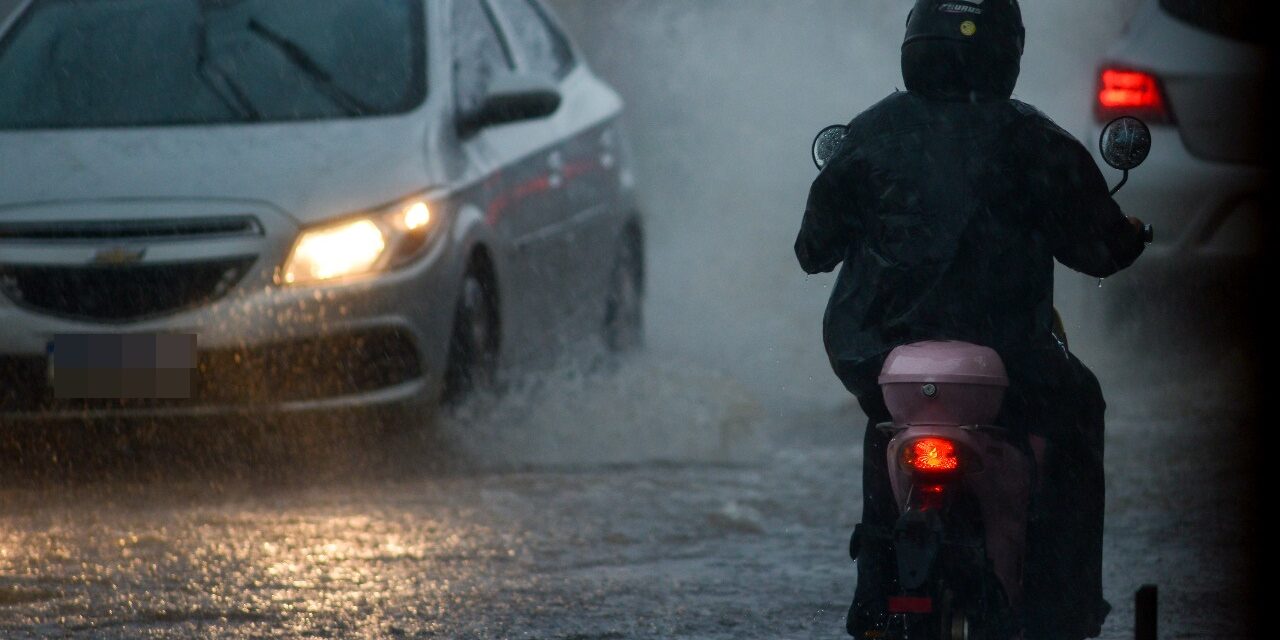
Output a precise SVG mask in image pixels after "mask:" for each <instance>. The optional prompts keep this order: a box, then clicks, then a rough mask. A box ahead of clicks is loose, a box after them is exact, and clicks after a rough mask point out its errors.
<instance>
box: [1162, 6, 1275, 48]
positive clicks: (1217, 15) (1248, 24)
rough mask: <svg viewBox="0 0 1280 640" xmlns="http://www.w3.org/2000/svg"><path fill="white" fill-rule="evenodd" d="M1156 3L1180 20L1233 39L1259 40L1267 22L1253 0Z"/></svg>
mask: <svg viewBox="0 0 1280 640" xmlns="http://www.w3.org/2000/svg"><path fill="white" fill-rule="evenodd" d="M1160 6H1161V7H1164V10H1165V11H1168V12H1169V14H1170V15H1172V16H1173V17H1175V18H1178V19H1179V20H1182V21H1183V22H1187V23H1190V24H1191V25H1193V26H1196V27H1199V28H1201V29H1204V30H1205V31H1211V32H1213V33H1216V34H1218V35H1222V36H1227V37H1228V38H1235V39H1237V40H1252V41H1257V40H1261V39H1262V37H1263V36H1262V30H1263V29H1264V28H1265V27H1264V25H1266V24H1267V21H1266V20H1259V19H1258V15H1257V10H1256V8H1255V3H1254V2H1253V0H1160Z"/></svg>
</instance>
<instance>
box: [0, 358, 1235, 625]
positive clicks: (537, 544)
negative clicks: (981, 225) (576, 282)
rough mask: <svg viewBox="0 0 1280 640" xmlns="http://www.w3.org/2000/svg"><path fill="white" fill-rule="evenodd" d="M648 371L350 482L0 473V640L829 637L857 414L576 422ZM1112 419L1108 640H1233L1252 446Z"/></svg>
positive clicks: (504, 415)
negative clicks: (1136, 618)
mask: <svg viewBox="0 0 1280 640" xmlns="http://www.w3.org/2000/svg"><path fill="white" fill-rule="evenodd" d="M663 373H665V374H667V377H674V376H678V375H681V374H679V373H678V372H677V371H674V370H671V371H655V370H653V369H646V370H644V371H643V374H644V375H639V374H635V373H626V372H622V373H613V374H608V375H606V376H604V377H603V379H596V380H590V379H589V380H571V381H568V382H564V381H562V382H561V383H560V384H561V385H568V386H570V387H573V388H577V389H579V390H580V396H579V398H578V400H577V402H579V403H580V404H577V405H574V404H572V402H571V403H569V404H568V405H566V404H565V403H564V402H561V403H556V407H557V408H554V409H553V408H545V409H540V408H538V407H537V406H532V407H531V406H530V405H528V404H527V403H525V402H524V401H521V402H519V403H516V404H518V405H519V406H523V407H525V410H524V411H522V412H519V413H520V414H521V415H523V422H522V421H520V420H517V419H515V417H514V416H515V414H516V412H514V411H511V412H508V411H506V410H504V409H503V408H502V406H498V407H489V408H487V409H484V410H481V411H479V412H478V413H477V414H476V415H473V416H470V417H469V418H468V419H467V421H466V422H465V426H463V425H461V424H446V425H445V426H444V430H445V433H446V437H445V440H446V441H447V443H446V446H448V447H449V448H450V449H451V450H452V453H450V454H449V456H450V458H449V460H448V461H447V462H446V463H445V464H439V463H440V460H439V456H438V455H435V454H432V453H429V452H426V451H422V450H418V451H415V452H413V453H409V451H410V450H411V449H413V447H406V446H403V445H398V446H396V447H395V449H396V452H395V453H393V454H391V456H392V457H391V458H389V459H388V461H387V463H386V464H387V465H388V466H386V467H379V468H376V469H369V468H353V470H352V471H351V472H350V475H349V477H342V476H343V474H344V472H341V471H340V472H337V473H334V472H332V471H333V468H330V469H329V470H330V471H331V472H329V473H325V472H322V467H324V465H314V464H300V465H299V469H303V470H301V471H298V472H296V473H273V472H271V471H270V470H263V469H261V468H259V469H258V470H257V471H252V472H248V473H240V472H230V471H218V470H216V467H217V466H218V465H214V470H212V471H211V470H210V468H197V469H196V470H195V471H185V470H184V468H185V465H184V463H183V462H182V461H179V460H171V461H170V462H171V463H172V468H168V467H169V464H168V463H166V456H167V455H168V454H167V453H156V452H154V451H153V452H148V451H145V450H142V449H140V448H134V449H132V450H130V451H128V452H126V453H117V454H116V455H122V456H130V457H131V460H132V461H133V462H132V463H133V464H135V465H136V464H141V466H142V467H144V468H146V467H150V470H149V472H148V473H149V475H148V474H142V475H141V476H139V475H138V474H132V478H131V479H127V480H120V479H118V478H115V477H114V474H112V473H107V472H106V471H103V472H102V473H101V474H100V475H101V477H99V478H97V479H95V478H94V477H93V475H94V473H92V472H87V473H86V474H82V475H83V477H78V478H77V479H75V480H73V481H69V482H51V483H35V484H31V483H26V484H27V485H28V486H22V485H23V484H24V483H23V482H21V481H18V482H15V481H14V480H13V478H12V474H10V473H6V474H5V475H6V478H7V484H8V485H9V487H10V488H7V489H5V490H4V491H3V492H2V493H0V508H2V509H3V512H2V515H0V636H3V637H6V638H8V637H19V638H21V637H64V636H71V637H231V638H242V637H321V638H338V637H357V638H362V637H363V638H381V637H418V638H431V637H440V638H565V639H567V638H577V639H587V638H810V637H813V638H818V637H823V638H836V637H842V633H843V619H844V614H845V609H846V607H847V605H848V598H849V597H850V595H851V593H852V588H853V566H852V564H851V563H850V562H849V560H848V557H847V555H846V553H847V552H846V541H847V536H848V534H849V531H850V530H851V529H852V527H853V525H854V524H855V523H856V522H857V520H858V510H859V500H858V496H859V491H860V489H859V486H858V481H857V478H858V477H859V467H860V463H861V461H860V456H861V452H860V447H859V446H858V443H859V436H860V434H859V432H860V420H861V416H860V415H859V414H858V412H857V411H856V409H853V408H852V407H843V408H837V409H835V410H832V411H820V412H815V413H808V414H805V413H799V412H796V413H790V414H783V413H779V412H777V411H773V410H761V409H760V408H759V407H752V406H751V403H750V402H749V398H748V397H747V396H746V395H745V394H744V395H736V394H735V391H734V387H733V386H732V385H730V384H729V383H728V382H726V381H723V380H720V379H718V378H715V377H714V376H710V375H705V376H701V377H699V376H695V375H694V374H692V373H688V372H687V371H686V372H685V373H684V374H682V375H684V376H685V378H684V379H678V378H677V379H674V380H672V381H671V382H670V383H669V384H670V385H671V386H670V389H669V390H668V393H669V395H670V398H669V400H670V401H669V402H668V403H666V404H667V405H669V406H672V407H674V408H675V411H674V412H665V413H664V411H663V410H662V409H660V408H657V405H655V408H654V410H653V411H652V414H653V416H654V418H655V419H654V420H653V422H651V423H650V424H649V425H648V428H649V429H650V431H649V432H648V433H647V434H643V435H637V434H640V433H642V430H644V429H645V428H646V425H645V424H644V423H643V421H641V420H639V419H638V417H626V416H623V415H620V414H617V413H616V412H615V417H616V419H617V420H618V423H616V424H614V425H612V426H610V425H606V424H603V423H600V422H596V421H597V420H601V419H603V418H604V416H605V415H606V413H607V410H606V409H605V407H608V406H610V405H612V406H615V407H617V406H618V404H619V403H618V402H612V401H610V399H609V398H608V397H607V395H608V393H609V392H610V391H609V390H610V389H615V390H616V389H622V388H627V389H631V388H634V387H635V385H636V384H638V379H640V378H643V379H648V380H658V379H661V378H663V377H664V376H663V375H658V374H663ZM631 376H637V377H631ZM653 384H660V385H662V384H668V383H657V382H655V383H653ZM677 390H683V391H677ZM540 391H545V389H540ZM649 391H655V389H650V390H649ZM556 393H557V394H558V395H560V396H561V397H562V398H563V397H565V393H566V391H565V389H564V388H559V389H557V390H556ZM1161 393H1164V394H1166V395H1178V394H1179V391H1178V390H1177V389H1166V390H1164V391H1162V392H1161ZM569 397H570V398H572V394H569ZM588 399H591V400H588ZM709 399H714V400H715V401H714V402H713V401H710V400H709ZM613 400H615V401H616V400H617V398H614V399H613ZM508 404H509V402H508ZM1116 404H1117V403H1115V402H1113V411H1112V422H1111V425H1110V443H1109V447H1110V448H1109V452H1108V465H1109V478H1108V481H1109V502H1108V505H1109V516H1108V517H1109V519H1108V523H1107V524H1108V526H1107V532H1108V539H1107V584H1106V586H1107V593H1108V597H1109V598H1110V599H1111V600H1112V602H1113V603H1114V604H1115V605H1116V611H1115V613H1114V614H1113V615H1112V617H1111V619H1110V621H1109V624H1108V627H1107V632H1106V634H1105V636H1104V637H1107V638H1127V637H1131V633H1132V631H1131V624H1132V623H1131V620H1132V609H1131V607H1130V606H1129V599H1130V597H1131V594H1132V592H1133V591H1134V590H1135V589H1136V588H1137V587H1138V586H1139V585H1141V584H1143V583H1147V582H1155V583H1159V584H1160V585H1161V588H1162V598H1163V603H1162V604H1163V609H1162V611H1163V614H1162V615H1163V620H1162V630H1163V631H1164V632H1165V633H1167V634H1168V635H1166V636H1164V637H1179V638H1231V637H1245V630H1244V627H1243V621H1241V620H1238V619H1233V618H1232V617H1229V616H1224V615H1223V612H1224V611H1230V610H1231V609H1232V603H1233V602H1239V601H1240V600H1241V599H1242V598H1244V597H1245V595H1246V594H1245V592H1244V585H1243V584H1242V580H1241V578H1240V575H1241V574H1242V572H1243V570H1244V567H1243V566H1241V565H1242V562H1241V560H1240V559H1239V558H1238V555H1237V554H1238V552H1239V551H1240V549H1241V548H1242V545H1245V544H1247V539H1248V536H1249V535H1250V533H1249V531H1248V530H1247V528H1246V527H1245V526H1244V523H1243V522H1242V520H1241V512H1240V510H1241V509H1242V508H1243V505H1241V504H1239V503H1238V502H1233V501H1231V500H1230V497H1231V495H1233V492H1235V491H1239V490H1243V489H1244V488H1245V487H1244V484H1245V483H1246V479H1245V478H1244V477H1243V476H1241V475H1239V474H1236V473H1234V471H1233V470H1235V469H1237V465H1238V464H1239V463H1240V460H1239V458H1238V456H1236V455H1235V453H1234V451H1233V450H1232V445H1231V444H1230V443H1231V441H1232V439H1231V438H1229V437H1225V436H1227V435H1228V434H1231V433H1233V432H1237V431H1241V430H1247V429H1249V428H1252V427H1251V426H1250V425H1247V424H1241V423H1239V422H1238V421H1236V420H1235V419H1234V416H1231V415H1230V414H1219V413H1218V412H1217V411H1216V410H1214V409H1212V408H1209V407H1200V408H1198V409H1197V408H1196V407H1185V406H1184V407H1182V408H1180V409H1178V410H1176V411H1175V410H1172V409H1166V410H1153V409H1150V408H1141V407H1139V404H1140V403H1138V402H1132V401H1126V402H1124V403H1122V404H1123V405H1124V406H1122V407H1116V406H1115V405H1116ZM695 407H698V409H697V410H695ZM617 411H621V410H617ZM571 414H572V415H574V416H576V417H577V420H578V422H577V423H576V424H571V423H570V420H571V418H570V415H571ZM677 414H683V415H685V416H687V418H688V419H687V421H686V422H685V423H684V424H683V425H680V424H678V423H677V421H676V420H675V416H676V415H677ZM664 416H665V417H664ZM551 419H563V420H565V422H564V423H563V424H560V425H558V426H557V425H552V424H551V423H549V422H542V421H544V420H551ZM664 420H667V422H664ZM485 421H490V424H488V425H487V426H486V425H484V424H482V423H484V422H485ZM484 429H491V430H489V431H486V430H484ZM628 433H631V434H632V435H628ZM676 438H682V439H683V441H682V446H675V447H664V446H662V445H661V443H663V442H666V443H672V442H676V440H675V439H676ZM535 443H541V445H540V446H541V448H539V446H537V445H535ZM432 446H435V445H434V444H433V445H432ZM331 455H332V456H333V457H332V461H333V462H334V463H335V464H336V463H338V462H340V461H341V460H347V458H345V457H344V456H342V455H338V454H333V453H331ZM418 462H422V463H423V464H421V465H418V464H417V463H418ZM361 464H363V463H361ZM253 466H254V465H245V468H249V467H253ZM415 466H417V467H418V468H417V469H415V468H414V467H415ZM356 467H359V465H356ZM338 468H340V466H339V467H338ZM126 475H127V476H128V475H130V474H126ZM193 475H195V476H200V479H198V480H197V479H193V478H192V476H193ZM143 476H145V477H143ZM184 478H185V479H184ZM15 484H16V485H17V486H15Z"/></svg>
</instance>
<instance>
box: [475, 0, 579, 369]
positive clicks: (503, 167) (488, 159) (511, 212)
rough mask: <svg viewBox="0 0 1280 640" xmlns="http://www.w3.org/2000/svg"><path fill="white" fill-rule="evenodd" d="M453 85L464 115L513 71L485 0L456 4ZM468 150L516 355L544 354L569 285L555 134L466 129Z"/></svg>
mask: <svg viewBox="0 0 1280 640" xmlns="http://www.w3.org/2000/svg"><path fill="white" fill-rule="evenodd" d="M451 26H452V39H453V47H452V49H453V75H454V78H453V83H454V94H455V104H456V107H455V108H456V110H457V113H458V115H459V117H460V118H461V117H463V116H465V114H467V113H470V112H472V111H474V110H475V109H476V108H478V107H479V106H480V104H481V102H482V101H483V99H484V96H485V92H486V90H487V89H488V87H489V84H490V82H491V81H492V80H493V79H494V78H495V77H498V76H499V75H500V74H504V73H514V72H515V69H514V61H513V56H512V54H511V50H510V46H509V44H508V42H507V40H506V39H505V37H504V36H503V35H502V32H501V30H500V28H499V26H498V23H497V22H496V20H495V16H494V13H493V10H492V8H491V7H490V6H489V4H488V3H487V2H485V0H453V3H452V5H451ZM461 135H462V139H461V145H462V148H463V152H464V154H465V155H466V156H467V157H468V158H469V162H471V163H473V164H475V165H478V166H479V167H480V171H479V173H481V174H483V175H484V179H483V184H482V186H481V188H480V191H481V192H483V194H482V195H483V198H482V202H483V203H484V207H485V216H486V219H487V221H488V222H489V224H491V225H492V226H493V228H494V230H495V232H496V234H497V235H498V236H499V237H500V238H501V239H502V241H503V242H504V244H506V249H507V254H508V264H509V267H510V268H508V269H507V270H506V273H507V276H508V277H507V278H506V281H505V282H500V283H499V289H500V296H501V297H502V299H503V300H504V304H503V307H504V312H505V316H504V323H507V324H508V325H509V329H510V331H509V332H508V338H510V339H512V340H513V341H515V342H516V343H517V344H515V345H510V346H512V347H514V348H515V352H516V355H519V356H525V355H528V353H529V352H533V351H538V350H540V349H541V348H543V347H545V346H546V345H544V344H543V342H544V341H545V338H546V336H547V335H548V334H549V332H550V331H551V330H552V329H553V328H554V326H555V321H556V318H557V315H558V307H560V306H562V305H563V304H564V299H565V298H566V296H567V295H568V290H567V287H566V286H565V284H564V282H563V278H562V277H561V274H560V265H559V264H558V263H557V257H556V255H555V254H556V250H557V249H558V247H556V246H555V242H556V240H555V237H554V231H555V225H556V224H557V223H558V222H559V220H558V219H557V217H556V213H557V212H558V211H559V210H560V207H559V206H558V202H556V197H557V194H556V187H557V185H556V183H555V179H554V177H553V173H554V172H553V170H552V166H553V164H554V161H555V160H556V159H555V158H554V157H553V156H552V153H553V152H554V151H555V149H554V148H553V147H554V137H553V136H551V135H549V133H548V132H547V127H546V125H545V124H541V123H539V121H537V120H533V121H528V122H518V123H512V124H505V125H496V126H490V127H486V128H484V129H481V130H479V131H473V132H464V133H463V134H461Z"/></svg>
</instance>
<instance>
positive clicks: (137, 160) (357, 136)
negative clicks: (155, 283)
mask: <svg viewBox="0 0 1280 640" xmlns="http://www.w3.org/2000/svg"><path fill="white" fill-rule="evenodd" d="M419 122H420V119H412V120H411V119H409V118H405V117H394V118H371V119H367V120H341V121H324V122H306V123H285V124H257V125H227V126H214V127H171V128H135V129H116V130H66V131H31V132H13V131H7V132H0V166H3V167H5V170H4V171H3V172H0V216H2V215H3V212H4V210H5V209H6V208H10V207H15V206H21V205H24V204H35V203H52V202H72V201H101V200H116V199H179V200H227V199H235V200H252V201H258V202H262V203H265V204H268V205H270V206H272V207H274V208H277V209H279V210H281V211H282V212H284V213H285V214H287V215H289V216H290V217H292V218H294V220H296V221H297V222H298V223H300V224H308V223H313V222H318V221H321V220H325V219H328V218H332V217H335V216H340V215H342V214H345V213H350V212H353V211H359V210H361V209H364V208H367V207H371V206H375V205H381V204H385V203H387V202H390V201H392V200H395V199H396V198H399V197H402V196H407V195H411V194H413V193H415V192H418V191H421V190H423V189H425V188H427V187H428V186H429V185H430V184H432V183H433V178H434V177H435V176H432V175H430V172H429V170H428V167H427V161H426V149H427V146H426V140H425V127H424V126H423V125H421V124H418V123H419Z"/></svg>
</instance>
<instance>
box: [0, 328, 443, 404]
mask: <svg viewBox="0 0 1280 640" xmlns="http://www.w3.org/2000/svg"><path fill="white" fill-rule="evenodd" d="M415 345H416V343H415V342H414V340H413V337H412V336H410V335H409V334H408V333H407V332H405V331H402V330H399V329H372V330H366V331H359V332H350V333H346V332H344V333H337V334H333V335H328V336H323V337H316V338H305V339H298V340H288V341H283V342H277V343H272V344H263V345H255V346H250V347H245V348H241V349H213V350H202V351H199V352H198V353H197V356H196V371H195V385H194V387H193V389H192V397H191V398H187V399H181V400H147V399H129V400H57V399H55V398H54V397H53V395H52V394H53V391H52V386H51V385H50V384H49V382H48V371H47V366H48V362H47V360H46V359H45V358H43V357H31V356H0V417H2V414H3V412H6V411H15V412H33V413H35V412H43V411H68V410H70V411H94V410H100V411H113V410H130V409H148V408H182V407H192V408H198V407H210V406H213V407H232V408H234V407H252V406H255V405H259V406H260V405H263V404H268V405H269V404H273V403H280V402H297V401H307V400H320V399H325V398H339V397H342V396H346V395H354V394H360V393H370V392H373V391H377V390H380V389H386V388H389V387H392V386H395V385H398V384H402V383H405V382H409V381H411V380H416V379H418V378H421V377H422V375H423V370H422V362H421V361H420V360H419V358H418V350H417V348H416V346H415Z"/></svg>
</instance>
